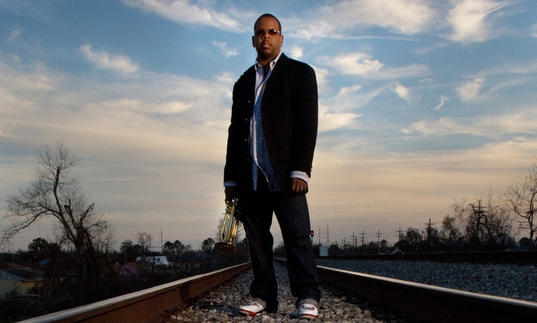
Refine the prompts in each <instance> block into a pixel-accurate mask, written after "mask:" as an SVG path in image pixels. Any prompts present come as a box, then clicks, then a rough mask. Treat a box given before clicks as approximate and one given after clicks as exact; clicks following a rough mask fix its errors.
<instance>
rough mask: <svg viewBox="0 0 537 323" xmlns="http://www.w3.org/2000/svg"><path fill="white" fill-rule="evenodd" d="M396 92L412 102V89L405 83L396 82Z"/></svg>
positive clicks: (408, 101)
mask: <svg viewBox="0 0 537 323" xmlns="http://www.w3.org/2000/svg"><path fill="white" fill-rule="evenodd" d="M394 92H395V93H396V94H397V95H398V96H399V97H400V98H401V99H403V100H405V101H406V102H407V103H408V104H412V100H411V97H410V90H409V89H408V88H407V87H405V86H404V85H403V84H401V83H399V82H395V88H394Z"/></svg>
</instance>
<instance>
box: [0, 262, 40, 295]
mask: <svg viewBox="0 0 537 323" xmlns="http://www.w3.org/2000/svg"><path fill="white" fill-rule="evenodd" d="M43 280H44V278H43V274H42V273H40V272H36V271H34V270H32V269H30V268H25V267H19V268H1V269H0V299H3V298H6V297H7V296H9V295H28V294H31V292H32V289H33V288H34V287H40V286H41V285H42V284H43Z"/></svg>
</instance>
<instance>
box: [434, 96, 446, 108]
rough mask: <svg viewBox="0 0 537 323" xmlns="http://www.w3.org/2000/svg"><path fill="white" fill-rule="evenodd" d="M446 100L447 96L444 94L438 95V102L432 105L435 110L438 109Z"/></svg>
mask: <svg viewBox="0 0 537 323" xmlns="http://www.w3.org/2000/svg"><path fill="white" fill-rule="evenodd" d="M447 100H448V97H447V96H445V95H441V96H440V102H439V103H438V104H437V105H436V106H435V107H434V109H435V110H440V109H442V107H443V106H444V104H446V101H447Z"/></svg>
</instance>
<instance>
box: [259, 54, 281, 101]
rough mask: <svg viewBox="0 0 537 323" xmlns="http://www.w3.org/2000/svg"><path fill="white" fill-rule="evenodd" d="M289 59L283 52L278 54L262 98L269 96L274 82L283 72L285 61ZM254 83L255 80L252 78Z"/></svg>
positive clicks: (275, 82)
mask: <svg viewBox="0 0 537 323" xmlns="http://www.w3.org/2000/svg"><path fill="white" fill-rule="evenodd" d="M288 61H289V58H288V57H287V56H285V54H284V53H282V56H280V59H278V62H277V63H276V66H274V69H273V70H272V73H271V74H270V77H269V79H268V81H267V86H266V87H265V92H264V94H263V99H264V98H265V97H267V98H268V97H270V95H271V92H272V89H273V88H274V84H278V82H279V79H280V78H281V76H282V75H283V74H284V71H285V68H286V65H287V62H288ZM254 83H255V80H254Z"/></svg>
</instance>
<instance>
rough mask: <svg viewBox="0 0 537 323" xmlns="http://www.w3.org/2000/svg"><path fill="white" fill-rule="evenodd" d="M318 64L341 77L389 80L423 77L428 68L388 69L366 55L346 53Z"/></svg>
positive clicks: (405, 67) (406, 67) (412, 65)
mask: <svg viewBox="0 0 537 323" xmlns="http://www.w3.org/2000/svg"><path fill="white" fill-rule="evenodd" d="M319 61H320V62H322V63H323V64H325V65H327V66H331V67H333V68H335V69H336V70H337V71H338V72H339V73H341V74H343V75H358V76H361V77H366V78H376V79H390V78H404V77H417V76H424V75H426V74H428V73H429V68H428V67H427V66H426V65H423V64H411V65H408V66H402V67H388V66H385V64H384V63H382V62H380V61H379V60H377V59H375V58H374V57H373V56H371V55H370V54H366V53H360V52H356V53H348V54H341V55H338V56H336V57H327V56H324V57H321V58H320V59H319Z"/></svg>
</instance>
